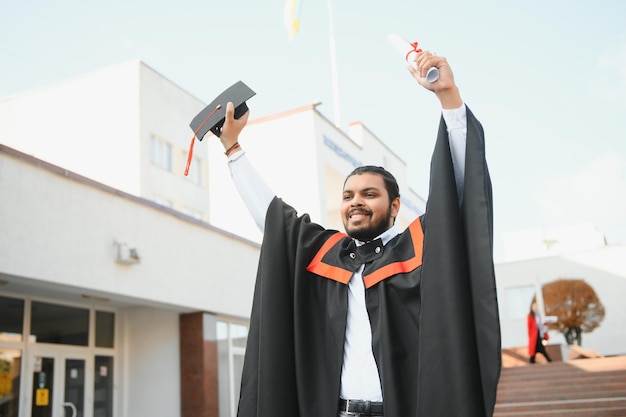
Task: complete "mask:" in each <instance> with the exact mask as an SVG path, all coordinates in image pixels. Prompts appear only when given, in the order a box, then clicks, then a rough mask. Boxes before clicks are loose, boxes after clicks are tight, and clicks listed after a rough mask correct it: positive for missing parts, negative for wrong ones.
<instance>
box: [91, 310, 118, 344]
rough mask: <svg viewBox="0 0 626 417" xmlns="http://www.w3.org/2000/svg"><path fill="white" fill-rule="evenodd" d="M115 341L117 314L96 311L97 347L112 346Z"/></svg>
mask: <svg viewBox="0 0 626 417" xmlns="http://www.w3.org/2000/svg"><path fill="white" fill-rule="evenodd" d="M114 342H115V314H113V313H110V312H108V311H96V347H104V348H112V347H114Z"/></svg>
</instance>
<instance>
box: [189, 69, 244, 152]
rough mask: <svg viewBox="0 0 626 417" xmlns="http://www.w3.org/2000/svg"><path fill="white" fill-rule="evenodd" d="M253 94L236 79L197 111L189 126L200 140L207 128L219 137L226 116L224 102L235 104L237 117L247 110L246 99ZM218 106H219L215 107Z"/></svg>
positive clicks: (207, 130)
mask: <svg viewBox="0 0 626 417" xmlns="http://www.w3.org/2000/svg"><path fill="white" fill-rule="evenodd" d="M255 94H256V93H255V92H254V91H252V89H250V87H248V86H247V85H246V84H244V83H243V81H237V82H236V83H235V84H233V85H231V86H230V87H228V88H227V89H226V90H224V91H223V92H222V93H221V94H220V95H219V96H217V97H216V98H215V100H213V101H212V102H211V103H210V104H209V105H208V106H206V107H205V108H204V109H203V110H202V111H201V112H200V113H198V114H197V115H196V117H194V118H193V120H192V121H191V123H190V124H189V126H191V129H192V130H193V132H194V134H195V136H196V137H197V138H198V140H202V139H203V138H204V135H206V134H207V133H208V132H209V130H210V131H211V132H213V134H214V135H215V136H217V137H218V138H219V137H220V135H221V133H222V132H221V128H222V126H223V125H224V120H225V118H226V103H228V102H229V101H231V102H232V103H233V105H234V106H235V119H239V118H240V117H241V116H243V115H244V114H246V112H247V111H248V106H247V105H246V100H248V99H249V98H250V97H252V96H254V95H255ZM218 106H221V107H219V108H217V107H218ZM216 109H217V110H216Z"/></svg>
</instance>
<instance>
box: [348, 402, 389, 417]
mask: <svg viewBox="0 0 626 417" xmlns="http://www.w3.org/2000/svg"><path fill="white" fill-rule="evenodd" d="M339 411H343V412H344V413H346V414H354V415H361V416H382V415H383V403H381V402H376V401H362V400H339Z"/></svg>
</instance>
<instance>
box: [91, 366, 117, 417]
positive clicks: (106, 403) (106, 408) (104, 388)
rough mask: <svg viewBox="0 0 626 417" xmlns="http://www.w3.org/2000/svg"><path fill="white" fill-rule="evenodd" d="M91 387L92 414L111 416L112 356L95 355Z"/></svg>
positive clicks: (95, 416)
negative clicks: (92, 384) (92, 385)
mask: <svg viewBox="0 0 626 417" xmlns="http://www.w3.org/2000/svg"><path fill="white" fill-rule="evenodd" d="M93 389H94V390H93V416H94V417H112V416H113V357H111V356H96V360H95V372H94V387H93Z"/></svg>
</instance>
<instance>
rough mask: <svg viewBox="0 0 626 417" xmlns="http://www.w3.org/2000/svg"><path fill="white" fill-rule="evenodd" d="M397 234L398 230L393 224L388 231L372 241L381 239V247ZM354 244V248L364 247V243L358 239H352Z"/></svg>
mask: <svg viewBox="0 0 626 417" xmlns="http://www.w3.org/2000/svg"><path fill="white" fill-rule="evenodd" d="M398 234H399V232H398V228H397V227H396V225H395V224H394V225H393V226H391V227H390V228H389V229H387V230H385V231H384V232H382V233H381V234H380V235H378V236H376V238H375V239H372V240H376V239H381V240H382V241H383V245H386V244H387V242H389V241H390V240H391V239H393V238H394V237H396V236H397V235H398ZM354 242H355V243H356V246H357V247H359V246H361V245H365V243H366V242H361V241H360V240H358V239H354Z"/></svg>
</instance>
